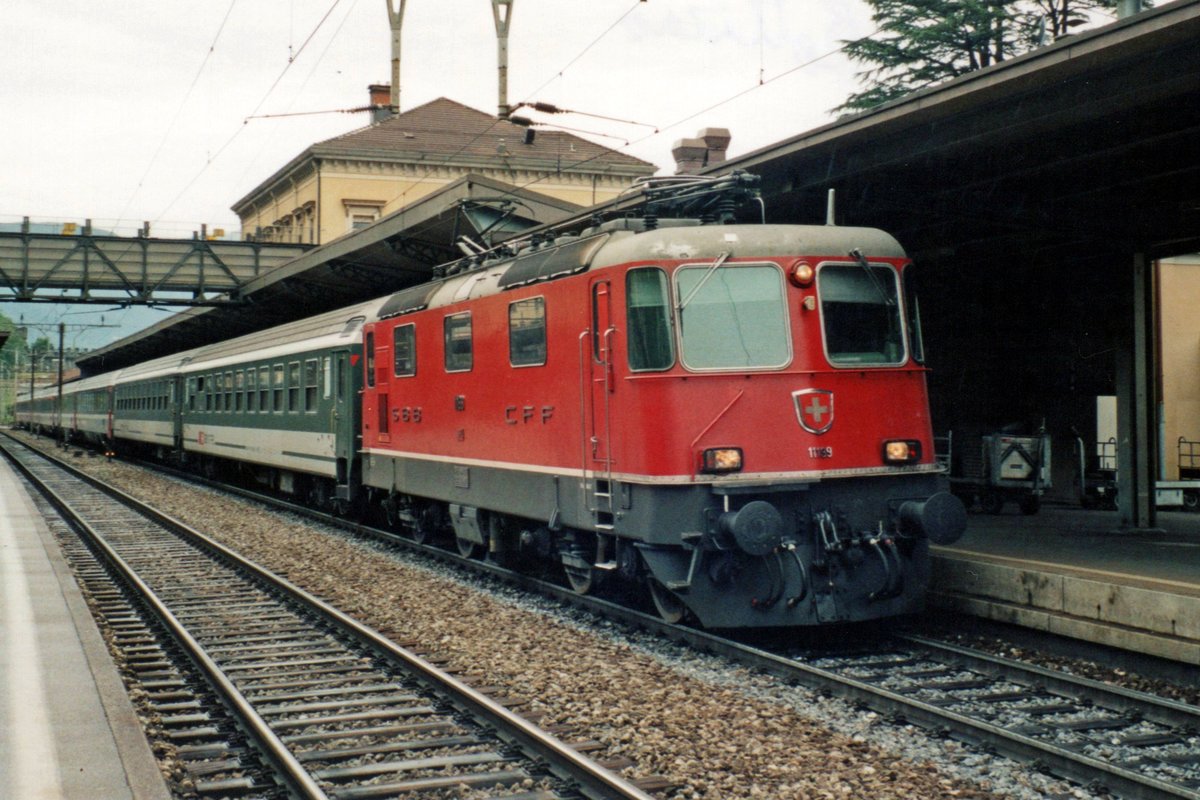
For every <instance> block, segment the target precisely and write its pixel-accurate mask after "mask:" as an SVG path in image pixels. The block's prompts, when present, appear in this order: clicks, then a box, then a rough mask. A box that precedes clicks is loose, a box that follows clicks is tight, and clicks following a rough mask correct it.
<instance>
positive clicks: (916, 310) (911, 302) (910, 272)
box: [904, 264, 925, 364]
mask: <svg viewBox="0 0 1200 800" xmlns="http://www.w3.org/2000/svg"><path fill="white" fill-rule="evenodd" d="M916 274H917V271H916V270H915V269H913V265H912V264H909V265H908V266H907V267H905V268H904V308H905V309H906V310H907V311H908V347H909V349H910V350H911V351H912V357H913V361H916V362H917V363H918V364H924V363H925V339H924V335H923V334H922V333H921V306H920V303H919V300H920V298H919V295H918V292H917V287H916V285H915V284H916V281H915V280H914V278H913V276H914V275H916Z"/></svg>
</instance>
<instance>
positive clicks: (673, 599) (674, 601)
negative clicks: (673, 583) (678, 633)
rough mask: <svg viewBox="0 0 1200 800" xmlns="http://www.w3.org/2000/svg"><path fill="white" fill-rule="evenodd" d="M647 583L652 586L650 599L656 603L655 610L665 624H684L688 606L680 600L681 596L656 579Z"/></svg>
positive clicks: (647, 580)
mask: <svg viewBox="0 0 1200 800" xmlns="http://www.w3.org/2000/svg"><path fill="white" fill-rule="evenodd" d="M646 582H647V583H648V584H649V585H650V599H651V600H653V601H654V608H655V609H656V610H657V611H658V616H660V617H662V620H663V622H668V623H670V624H672V625H676V624H678V623H680V622H682V621H683V618H684V617H685V616H686V615H687V606H685V605H684V604H683V601H682V600H680V599H679V595H677V594H675V593H674V592H672V591H671V590H670V589H668V588H667V587H665V586H663V585H662V583H660V582H659V581H657V580H655V579H654V578H647V579H646Z"/></svg>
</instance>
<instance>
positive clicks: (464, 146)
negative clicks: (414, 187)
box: [311, 97, 657, 175]
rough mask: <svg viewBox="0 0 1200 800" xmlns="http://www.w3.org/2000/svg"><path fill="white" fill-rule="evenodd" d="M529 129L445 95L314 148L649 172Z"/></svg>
mask: <svg viewBox="0 0 1200 800" xmlns="http://www.w3.org/2000/svg"><path fill="white" fill-rule="evenodd" d="M525 131H526V129H525V128H523V127H521V126H519V125H514V124H513V123H511V122H508V121H506V120H501V119H499V118H497V117H493V116H491V115H490V114H487V113H484V112H483V111H478V110H476V109H474V108H470V107H469V106H465V105H463V104H462V103H457V102H455V101H453V100H449V99H447V98H445V97H440V98H438V99H437V100H432V101H430V102H428V103H425V104H424V105H420V106H417V107H416V108H413V109H409V110H408V111H405V112H403V113H401V114H399V115H398V116H395V117H392V118H391V119H387V120H384V121H383V122H379V123H376V124H374V125H371V126H369V127H366V128H360V129H359V130H356V131H351V132H350V133H346V134H342V135H341V136H336V137H334V138H332V139H326V140H325V141H323V142H318V143H317V144H315V145H313V146H312V148H311V151H312V153H313V154H314V155H321V156H338V155H346V156H356V157H359V158H369V157H380V158H386V159H388V160H408V159H409V158H411V159H412V160H414V161H419V162H422V163H429V162H433V163H446V164H447V165H456V164H463V163H474V164H479V163H481V162H484V163H486V164H487V165H488V166H492V167H495V166H500V165H501V163H503V164H506V165H507V166H509V167H511V168H515V169H535V170H546V169H553V170H559V169H561V170H563V171H567V170H571V171H582V172H601V173H614V172H616V173H618V174H628V175H648V174H651V173H653V172H654V171H655V170H656V169H657V168H656V167H655V165H653V164H651V163H649V162H648V161H642V160H641V159H640V158H634V157H633V156H629V155H625V154H624V153H620V152H617V151H616V150H613V149H611V148H608V147H604V146H603V145H599V144H596V143H594V142H589V141H588V140H586V139H583V138H580V137H579V136H575V135H573V134H570V133H565V132H562V131H551V130H542V129H539V130H538V131H537V134H536V137H535V139H534V141H533V142H532V143H531V144H525V143H524V138H525Z"/></svg>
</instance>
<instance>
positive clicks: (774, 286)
mask: <svg viewBox="0 0 1200 800" xmlns="http://www.w3.org/2000/svg"><path fill="white" fill-rule="evenodd" d="M675 291H676V303H678V306H679V339H680V343H681V347H682V354H683V363H684V365H685V366H687V367H688V368H689V369H697V370H718V369H739V370H740V369H772V368H778V367H783V366H786V365H787V363H788V362H789V361H791V357H792V342H791V335H790V331H789V328H788V317H787V305H786V303H785V302H784V297H785V294H784V282H783V272H782V271H781V270H780V269H779V268H778V267H776V266H774V265H760V264H754V265H741V264H738V265H729V264H722V263H721V262H720V261H719V260H718V261H714V262H713V263H712V264H696V265H691V266H686V267H681V268H680V269H679V270H677V271H676V273H675Z"/></svg>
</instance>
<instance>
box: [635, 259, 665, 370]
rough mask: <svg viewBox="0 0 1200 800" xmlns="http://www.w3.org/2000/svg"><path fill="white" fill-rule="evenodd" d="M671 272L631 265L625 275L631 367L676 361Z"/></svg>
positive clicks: (648, 367)
mask: <svg viewBox="0 0 1200 800" xmlns="http://www.w3.org/2000/svg"><path fill="white" fill-rule="evenodd" d="M669 302H670V298H669V296H668V292H667V275H666V273H665V272H663V271H662V270H661V269H655V268H651V269H631V270H630V271H629V272H628V274H626V276H625V314H626V318H627V327H628V328H629V353H628V356H629V368H630V369H631V370H633V371H634V372H642V371H649V370H664V369H670V368H671V365H672V364H674V363H675V342H674V338H675V337H674V335H673V334H672V331H671V313H670V310H669V306H668V303H669Z"/></svg>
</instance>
